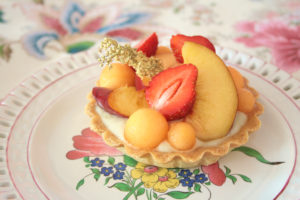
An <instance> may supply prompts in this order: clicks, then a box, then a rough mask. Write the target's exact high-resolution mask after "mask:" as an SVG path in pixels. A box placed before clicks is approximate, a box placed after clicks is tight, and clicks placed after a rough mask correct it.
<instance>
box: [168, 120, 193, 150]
mask: <svg viewBox="0 0 300 200" xmlns="http://www.w3.org/2000/svg"><path fill="white" fill-rule="evenodd" d="M168 142H169V143H170V144H171V146H173V147H174V148H175V149H177V150H183V151H185V150H189V149H191V148H193V146H194V145H195V143H196V132H195V129H194V128H193V126H192V125H191V124H189V123H187V122H175V123H173V124H171V126H170V130H169V132H168Z"/></svg>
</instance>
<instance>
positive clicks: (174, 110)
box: [145, 64, 198, 120]
mask: <svg viewBox="0 0 300 200" xmlns="http://www.w3.org/2000/svg"><path fill="white" fill-rule="evenodd" d="M197 75H198V70H197V68H196V67H195V66H194V65H192V64H184V65H180V66H177V67H173V68H168V69H166V70H164V71H162V72H160V73H159V74H157V75H156V76H154V77H153V79H152V80H151V82H150V83H149V86H148V87H147V88H146V91H145V93H146V100H147V102H148V104H149V105H150V106H151V107H152V108H154V109H156V110H158V111H160V112H161V113H162V114H163V115H164V116H165V117H166V119H167V120H175V119H180V118H182V117H184V116H185V115H187V114H188V112H189V111H190V109H191V108H192V106H193V103H194V100H195V94H196V92H195V84H196V80H197Z"/></svg>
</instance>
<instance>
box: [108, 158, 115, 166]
mask: <svg viewBox="0 0 300 200" xmlns="http://www.w3.org/2000/svg"><path fill="white" fill-rule="evenodd" d="M107 162H108V163H109V164H111V165H114V164H115V159H114V158H113V157H109V158H108V160H107Z"/></svg>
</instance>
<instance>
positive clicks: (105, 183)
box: [104, 177, 111, 185]
mask: <svg viewBox="0 0 300 200" xmlns="http://www.w3.org/2000/svg"><path fill="white" fill-rule="evenodd" d="M110 179H111V177H107V178H106V179H105V182H104V185H107V183H108V182H109V181H110Z"/></svg>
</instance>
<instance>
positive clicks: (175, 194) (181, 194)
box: [166, 191, 194, 199]
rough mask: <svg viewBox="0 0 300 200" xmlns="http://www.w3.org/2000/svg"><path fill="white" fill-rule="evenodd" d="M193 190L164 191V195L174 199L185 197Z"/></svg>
mask: <svg viewBox="0 0 300 200" xmlns="http://www.w3.org/2000/svg"><path fill="white" fill-rule="evenodd" d="M193 193H194V192H180V191H172V192H168V193H166V195H168V196H170V197H172V198H174V199H186V198H188V197H189V196H190V195H191V194H193Z"/></svg>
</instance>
